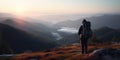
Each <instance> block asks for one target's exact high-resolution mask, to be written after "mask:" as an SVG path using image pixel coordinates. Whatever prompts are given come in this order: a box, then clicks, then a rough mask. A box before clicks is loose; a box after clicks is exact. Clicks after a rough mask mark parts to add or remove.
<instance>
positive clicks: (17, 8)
mask: <svg viewBox="0 0 120 60" xmlns="http://www.w3.org/2000/svg"><path fill="white" fill-rule="evenodd" d="M25 11H26V8H25V7H24V6H23V5H16V6H15V14H16V15H20V16H22V15H24V14H25Z"/></svg>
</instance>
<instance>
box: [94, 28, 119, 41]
mask: <svg viewBox="0 0 120 60" xmlns="http://www.w3.org/2000/svg"><path fill="white" fill-rule="evenodd" d="M94 33H95V35H96V38H97V40H99V41H102V42H103V41H104V42H107V41H112V40H113V39H114V41H116V42H120V41H119V40H120V31H118V30H117V29H112V28H109V27H102V28H99V29H97V30H95V31H94Z"/></svg>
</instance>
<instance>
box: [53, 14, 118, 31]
mask: <svg viewBox="0 0 120 60" xmlns="http://www.w3.org/2000/svg"><path fill="white" fill-rule="evenodd" d="M86 19H87V20H89V21H91V23H92V28H93V29H98V28H101V27H104V26H108V27H110V28H115V29H118V28H120V25H119V22H120V15H102V16H93V17H89V18H86ZM81 23H82V19H79V20H75V21H71V20H68V21H63V22H60V23H57V24H55V25H54V26H56V27H59V28H61V27H72V28H73V27H74V28H79V27H80V25H81Z"/></svg>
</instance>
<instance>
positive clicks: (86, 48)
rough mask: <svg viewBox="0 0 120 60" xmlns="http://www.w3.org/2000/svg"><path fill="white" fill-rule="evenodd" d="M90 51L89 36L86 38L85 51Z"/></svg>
mask: <svg viewBox="0 0 120 60" xmlns="http://www.w3.org/2000/svg"><path fill="white" fill-rule="evenodd" d="M87 52H88V38H86V40H85V53H86V54H87Z"/></svg>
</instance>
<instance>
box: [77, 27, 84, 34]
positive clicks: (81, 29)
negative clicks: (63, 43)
mask: <svg viewBox="0 0 120 60" xmlns="http://www.w3.org/2000/svg"><path fill="white" fill-rule="evenodd" d="M82 31H83V25H81V26H80V28H79V31H78V35H80V34H81V33H82Z"/></svg>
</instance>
